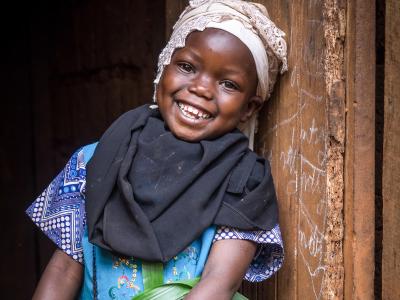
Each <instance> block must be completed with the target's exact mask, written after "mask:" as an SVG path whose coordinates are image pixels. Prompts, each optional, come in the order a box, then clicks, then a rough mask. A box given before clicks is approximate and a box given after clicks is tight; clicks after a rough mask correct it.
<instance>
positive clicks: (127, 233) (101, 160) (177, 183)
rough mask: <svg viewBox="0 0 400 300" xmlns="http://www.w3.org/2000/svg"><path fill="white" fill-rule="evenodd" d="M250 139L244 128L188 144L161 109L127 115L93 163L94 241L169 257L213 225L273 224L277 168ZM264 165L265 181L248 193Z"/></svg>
mask: <svg viewBox="0 0 400 300" xmlns="http://www.w3.org/2000/svg"><path fill="white" fill-rule="evenodd" d="M247 143H248V141H247V138H246V137H245V136H244V135H243V134H242V133H241V132H240V131H239V130H236V129H235V130H234V131H232V132H230V133H227V134H225V135H224V136H222V137H220V138H217V139H215V140H204V141H200V142H197V143H188V142H185V141H182V140H179V139H177V138H175V137H174V135H173V134H172V133H171V132H170V131H169V130H168V129H166V128H165V123H164V121H163V120H162V119H161V116H160V113H159V111H158V109H151V108H150V107H149V106H148V105H144V106H142V107H139V108H137V109H134V110H132V111H129V112H127V113H125V114H124V115H122V116H121V117H120V118H119V119H118V120H117V121H115V122H114V123H113V124H112V125H111V127H110V128H109V129H108V130H107V131H106V132H105V134H104V135H103V136H102V138H101V139H100V141H99V144H98V146H97V147H96V150H95V152H94V155H93V157H92V158H91V160H90V161H89V163H88V166H87V172H88V173H87V185H86V213H87V225H88V232H89V240H90V241H91V242H92V243H94V244H96V245H98V246H100V247H102V248H105V249H107V250H110V251H113V252H116V253H119V254H122V255H127V256H134V257H136V258H139V259H143V260H147V261H161V262H166V261H168V260H170V259H171V258H172V257H174V256H175V255H177V254H178V253H179V252H180V251H182V250H183V249H185V247H187V245H189V244H190V243H191V242H192V241H193V240H195V239H196V238H197V237H198V236H200V235H201V233H202V232H203V231H204V230H205V229H206V228H207V227H209V226H210V225H211V224H218V225H227V226H231V227H236V228H241V229H244V230H249V229H256V228H259V229H264V230H268V229H271V228H272V227H273V226H274V225H275V224H276V223H277V221H278V220H277V216H278V211H277V204H276V197H275V191H274V187H273V182H272V177H271V173H270V168H269V165H268V164H267V162H266V161H265V160H264V159H262V158H259V157H257V156H256V155H255V154H254V152H252V151H250V150H249V149H248V147H247ZM256 169H257V170H258V172H256V173H257V174H261V175H259V177H260V176H261V177H260V180H259V182H256V186H254V187H252V190H251V191H247V189H248V186H247V187H246V184H245V183H246V182H248V181H249V180H248V179H249V178H250V176H251V174H252V173H254V170H256ZM241 174H243V175H241ZM246 174H247V175H246ZM253 185H254V184H253Z"/></svg>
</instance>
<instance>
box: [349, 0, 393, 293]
mask: <svg viewBox="0 0 400 300" xmlns="http://www.w3.org/2000/svg"><path fill="white" fill-rule="evenodd" d="M347 11H348V13H347V29H346V110H347V116H346V124H347V125H346V127H347V128H346V161H345V166H346V167H345V186H346V188H345V207H344V211H345V222H346V231H345V248H344V253H345V261H344V263H345V264H344V266H345V274H346V280H345V299H373V298H374V230H375V227H374V217H375V215H374V200H375V199H374V168H375V163H374V154H375V144H374V140H375V119H374V116H375V1H361V0H357V1H347ZM391 299H392V298H391Z"/></svg>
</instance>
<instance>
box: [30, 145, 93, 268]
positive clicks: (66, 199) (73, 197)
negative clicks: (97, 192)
mask: <svg viewBox="0 0 400 300" xmlns="http://www.w3.org/2000/svg"><path fill="white" fill-rule="evenodd" d="M85 182H86V170H85V162H84V157H83V151H82V149H79V150H78V151H76V152H75V153H74V154H73V155H72V157H71V158H70V160H69V161H68V163H67V164H66V166H65V168H64V169H63V170H62V171H61V172H60V173H59V174H58V175H57V177H56V178H55V179H54V180H53V181H52V182H51V183H50V185H49V186H48V187H47V188H46V189H45V190H44V191H43V193H42V194H41V195H40V196H39V197H38V198H37V199H36V200H35V201H34V202H33V203H32V204H31V205H30V207H29V208H28V209H27V210H26V213H27V215H28V216H29V218H31V220H32V221H33V222H34V223H35V224H36V225H37V226H38V227H39V229H40V230H41V231H42V232H43V233H44V234H45V235H46V236H47V237H49V238H50V239H51V240H52V241H53V242H54V243H55V244H56V245H57V247H58V248H60V249H61V250H62V251H64V252H65V253H66V254H68V255H69V256H70V257H72V258H73V259H74V260H76V261H78V262H80V263H83V248H82V237H83V233H84V226H85V223H86V216H85V200H84V199H85V198H84V189H85Z"/></svg>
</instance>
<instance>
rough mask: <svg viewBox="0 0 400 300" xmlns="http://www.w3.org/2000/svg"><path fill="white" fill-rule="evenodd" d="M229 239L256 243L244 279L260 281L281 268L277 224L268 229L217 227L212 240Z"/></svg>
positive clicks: (281, 249)
mask: <svg viewBox="0 0 400 300" xmlns="http://www.w3.org/2000/svg"><path fill="white" fill-rule="evenodd" d="M229 239H240V240H249V241H253V242H256V243H257V244H258V250H257V254H256V256H255V257H254V258H253V261H252V262H251V264H250V266H249V269H248V270H247V272H246V275H245V277H244V279H245V280H247V281H250V282H260V281H263V280H265V279H267V278H269V277H271V276H272V275H273V274H274V273H276V272H277V271H278V270H279V269H280V268H281V266H282V264H283V256H284V255H283V242H282V238H281V230H280V228H279V225H278V224H277V225H276V226H275V227H274V228H273V229H271V230H268V231H263V230H260V231H243V230H237V229H235V228H229V227H226V226H220V227H218V229H217V232H216V233H215V237H214V241H213V242H216V241H219V240H229Z"/></svg>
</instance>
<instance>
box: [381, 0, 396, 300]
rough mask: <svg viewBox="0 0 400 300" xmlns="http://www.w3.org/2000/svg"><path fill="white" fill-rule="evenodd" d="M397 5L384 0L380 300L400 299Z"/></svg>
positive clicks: (392, 1)
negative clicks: (399, 257) (383, 114)
mask: <svg viewBox="0 0 400 300" xmlns="http://www.w3.org/2000/svg"><path fill="white" fill-rule="evenodd" d="M399 17H400V3H399V1H396V0H387V1H386V24H385V117H384V118H385V121H384V122H385V123H384V124H385V125H384V126H385V127H384V150H383V179H382V183H383V186H382V188H383V191H382V192H383V254H382V299H384V300H389V299H400V284H399V282H398V281H399V278H400V260H399V259H398V257H397V256H398V255H399V254H400V253H399V251H400V230H399V226H400V185H399V182H400V127H399V124H400V77H399V74H400V58H399V49H400V30H399V28H400V18H399Z"/></svg>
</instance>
